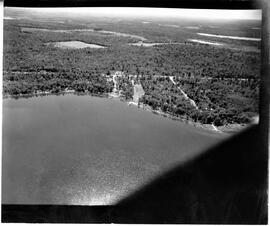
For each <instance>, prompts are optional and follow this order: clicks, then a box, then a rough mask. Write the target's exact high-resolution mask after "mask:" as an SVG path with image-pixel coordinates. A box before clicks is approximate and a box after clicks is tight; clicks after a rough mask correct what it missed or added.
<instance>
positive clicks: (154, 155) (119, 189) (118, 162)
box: [2, 94, 225, 205]
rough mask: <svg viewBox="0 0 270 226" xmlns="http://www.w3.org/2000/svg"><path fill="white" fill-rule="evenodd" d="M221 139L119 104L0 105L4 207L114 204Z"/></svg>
mask: <svg viewBox="0 0 270 226" xmlns="http://www.w3.org/2000/svg"><path fill="white" fill-rule="evenodd" d="M224 138H225V135H223V134H219V133H214V132H212V131H207V130H204V129H200V128H195V127H193V126H190V125H188V124H185V123H182V122H178V121H173V120H171V119H168V118H164V117H161V116H159V115H155V114H153V113H151V112H148V111H144V110H143V109H138V108H137V107H135V106H128V105H127V104H126V103H124V102H121V101H119V100H117V99H106V98H100V97H91V96H76V95H73V94H67V95H61V96H39V97H31V98H27V99H26V98H20V99H17V100H16V99H10V98H9V99H4V100H3V149H2V203H4V204H70V205H108V204H114V203H116V202H117V201H118V200H120V199H121V198H123V197H125V196H127V195H128V194H130V193H131V192H133V191H135V190H136V189H138V188H140V187H142V186H143V185H144V184H146V183H148V182H149V181H151V179H153V178H155V177H156V176H159V175H161V174H162V173H164V172H165V171H166V170H169V169H171V168H172V167H174V166H177V165H179V164H181V163H183V162H185V161H186V160H188V159H190V158H192V157H193V156H194V155H197V154H198V153H200V152H203V151H204V150H206V149H207V148H208V147H210V146H212V145H214V144H216V143H218V142H219V141H221V140H222V139H224Z"/></svg>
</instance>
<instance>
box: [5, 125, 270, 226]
mask: <svg viewBox="0 0 270 226" xmlns="http://www.w3.org/2000/svg"><path fill="white" fill-rule="evenodd" d="M265 139H266V138H265V134H263V130H262V129H261V128H260V126H258V125H256V126H252V127H249V128H248V129H246V130H245V131H243V132H241V133H239V134H237V135H235V136H234V137H232V138H231V139H229V140H226V141H224V142H222V143H220V144H218V145H217V146H215V147H212V148H211V149H209V150H206V151H204V152H202V154H201V155H199V156H197V157H196V158H194V159H193V160H191V161H189V162H186V163H185V164H183V165H179V166H178V167H176V168H174V169H172V170H171V171H169V172H166V173H165V174H164V175H162V176H160V177H158V178H156V179H155V180H154V181H152V182H150V183H149V184H148V185H146V186H144V187H143V188H141V189H140V190H138V191H136V192H134V193H133V194H130V195H129V196H128V197H126V198H125V199H123V200H121V201H120V202H119V203H118V204H116V205H115V206H94V207H89V206H61V205H59V206H58V205H40V206H39V205H37V206H36V205H2V221H3V222H50V223H54V222H58V223H72V222H77V223H86V222H88V223H185V224H188V223H193V224H198V223H204V224H205V223H207V224H211V223H215V224H221V223H225V224H267V221H268V215H267V199H268V197H267V190H268V185H267V182H268V181H267V175H268V174H267V173H268V171H267V169H268V168H267V167H268V165H267V164H268V153H267V149H268V147H267V142H265Z"/></svg>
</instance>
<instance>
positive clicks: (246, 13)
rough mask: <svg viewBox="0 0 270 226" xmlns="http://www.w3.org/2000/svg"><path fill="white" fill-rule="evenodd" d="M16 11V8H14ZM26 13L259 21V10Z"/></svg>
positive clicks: (97, 9)
mask: <svg viewBox="0 0 270 226" xmlns="http://www.w3.org/2000/svg"><path fill="white" fill-rule="evenodd" d="M16 9H18V8H16ZM25 10H26V11H28V10H29V11H31V12H32V13H38V14H39V13H40V14H43V13H44V14H58V15H61V14H62V15H70V16H76V15H78V16H84V15H85V16H90V15H91V16H112V17H118V16H119V17H131V16H133V17H137V18H140V17H141V18H145V17H150V18H157V17H159V18H160V17H166V18H186V19H206V20H209V19H210V20H211V19H213V20H261V10H215V9H173V8H171V9H169V8H135V7H133V8H128V7H122V8H120V7H113V8H110V7H92V8H89V7H88V8H32V9H29V8H28V9H27V8H25Z"/></svg>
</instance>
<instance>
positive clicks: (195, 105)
mask: <svg viewBox="0 0 270 226" xmlns="http://www.w3.org/2000/svg"><path fill="white" fill-rule="evenodd" d="M169 78H170V80H171V81H172V83H173V84H174V85H176V82H175V81H174V80H173V76H169ZM177 88H178V89H179V90H180V91H181V93H182V94H183V96H184V98H185V99H186V100H188V101H189V102H190V104H191V105H192V106H193V107H195V108H196V109H197V110H198V109H199V108H198V106H197V104H196V103H195V101H194V100H192V99H191V98H189V97H188V95H187V94H186V93H185V92H184V91H183V90H182V89H181V88H180V87H177Z"/></svg>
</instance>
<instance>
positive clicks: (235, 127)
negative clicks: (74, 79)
mask: <svg viewBox="0 0 270 226" xmlns="http://www.w3.org/2000/svg"><path fill="white" fill-rule="evenodd" d="M66 94H73V95H78V96H80V95H81V96H93V97H100V98H107V99H118V100H120V101H121V102H124V103H126V104H127V105H128V106H131V105H133V106H136V107H137V108H139V109H142V110H144V111H149V112H151V113H153V114H156V115H159V116H162V117H166V118H169V119H171V120H174V121H180V122H182V123H186V124H189V125H191V126H194V127H198V128H202V129H205V130H208V131H212V132H215V133H223V134H235V133H236V132H238V131H240V130H241V129H243V128H246V127H247V126H248V125H249V124H227V125H223V126H219V127H216V126H214V127H213V125H212V124H202V123H200V122H194V121H193V120H190V119H187V118H186V117H185V116H174V115H171V114H169V113H167V112H162V111H160V110H153V109H152V108H151V107H150V106H149V105H146V104H143V103H140V106H138V104H137V103H136V102H134V101H132V100H126V99H124V98H121V96H120V95H119V96H113V95H111V93H103V94H94V93H90V92H88V91H87V92H76V91H73V90H72V91H71V90H68V91H61V92H59V93H52V92H48V91H47V92H39V93H33V94H17V95H10V94H8V95H7V94H5V95H3V99H8V98H12V99H19V98H31V97H39V96H51V95H55V96H58V95H66Z"/></svg>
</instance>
